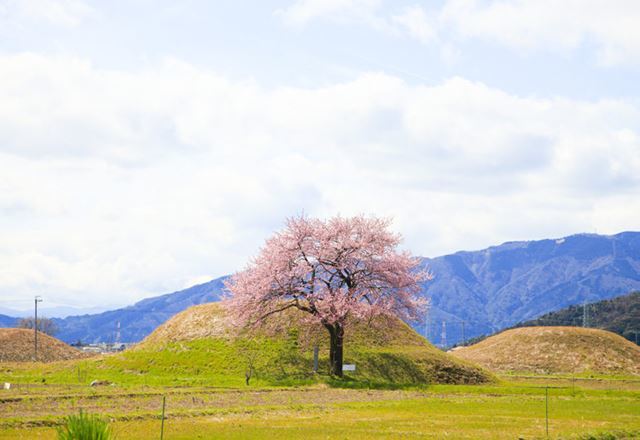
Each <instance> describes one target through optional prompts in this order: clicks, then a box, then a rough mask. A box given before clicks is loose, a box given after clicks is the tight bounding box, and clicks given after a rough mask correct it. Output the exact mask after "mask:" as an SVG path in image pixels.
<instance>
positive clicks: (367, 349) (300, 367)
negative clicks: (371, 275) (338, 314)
mask: <svg viewBox="0 0 640 440" xmlns="http://www.w3.org/2000/svg"><path fill="white" fill-rule="evenodd" d="M305 317H306V315H305V314H303V313H301V312H298V311H295V310H289V313H286V314H284V315H280V316H278V317H275V316H274V318H273V319H272V321H271V322H270V324H271V325H270V326H269V329H268V330H266V329H262V330H258V331H252V332H250V333H249V332H242V333H238V331H237V329H234V328H232V327H230V325H229V324H228V322H227V320H226V319H225V316H224V309H223V307H222V305H221V304H219V303H210V304H202V305H199V306H195V307H191V308H190V309H188V310H186V311H184V312H182V313H179V314H178V315H176V316H174V317H173V318H171V319H170V320H169V321H167V322H166V323H165V324H163V325H162V326H160V327H159V328H158V329H156V331H154V332H153V333H152V334H151V335H149V336H148V337H147V338H146V339H145V340H144V341H143V342H142V343H140V344H139V345H138V346H137V347H135V348H134V349H133V350H131V351H129V352H125V353H123V354H122V355H121V362H123V363H125V364H127V365H128V366H129V368H134V365H138V366H141V365H143V364H144V363H145V360H146V359H148V360H153V362H152V363H151V366H150V367H149V368H156V369H171V370H173V371H176V372H178V371H179V372H180V374H182V375H188V376H193V375H194V374H195V375H196V376H197V375H204V376H207V375H213V376H214V377H219V378H225V381H232V382H236V381H238V380H240V381H241V380H243V379H244V374H245V371H247V369H249V368H251V367H252V368H253V371H254V373H255V378H256V379H257V380H258V381H264V382H268V383H281V382H286V381H291V380H302V381H304V380H318V379H319V378H322V376H323V375H325V374H326V373H327V372H328V370H329V361H328V357H329V347H328V339H329V338H328V334H327V333H326V330H325V329H324V328H322V327H320V326H313V325H310V324H308V323H307V322H305ZM315 345H317V346H318V347H319V350H320V356H319V375H314V374H313V373H312V369H313V347H314V346H315ZM345 363H354V364H356V368H357V370H356V372H354V373H350V376H349V377H348V379H351V380H352V381H353V384H354V385H357V384H372V383H375V384H389V385H391V384H403V385H405V384H425V383H484V382H488V381H491V380H492V377H491V375H490V374H488V373H487V372H485V371H483V370H482V369H481V368H478V367H476V366H474V365H472V364H470V363H466V362H464V361H460V360H458V359H456V358H454V357H452V356H450V355H448V354H446V353H443V352H441V351H440V350H438V349H436V348H435V347H433V346H432V345H431V344H429V343H428V342H427V341H426V340H425V339H424V338H422V337H421V336H420V335H418V334H417V333H416V332H415V331H413V330H412V329H411V328H410V327H409V326H408V325H407V324H405V323H404V322H402V321H401V320H399V319H395V318H386V317H384V318H383V317H380V318H377V319H375V320H373V321H372V322H367V323H365V322H351V323H349V324H348V325H347V329H346V335H345Z"/></svg>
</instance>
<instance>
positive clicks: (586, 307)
mask: <svg viewBox="0 0 640 440" xmlns="http://www.w3.org/2000/svg"><path fill="white" fill-rule="evenodd" d="M582 326H583V327H589V304H587V303H586V302H585V303H584V304H583V305H582Z"/></svg>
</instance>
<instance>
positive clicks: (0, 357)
mask: <svg viewBox="0 0 640 440" xmlns="http://www.w3.org/2000/svg"><path fill="white" fill-rule="evenodd" d="M33 356H34V334H33V330H28V329H24V328H0V362H31V361H33ZM86 357H87V355H86V354H85V353H83V352H81V351H80V350H77V349H75V348H73V347H71V346H69V345H67V344H65V343H64V342H62V341H61V340H59V339H56V338H53V337H51V336H49V335H46V334H44V333H42V332H38V360H39V361H40V362H53V361H63V360H69V359H81V358H86Z"/></svg>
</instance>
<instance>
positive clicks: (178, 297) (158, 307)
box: [54, 277, 225, 343]
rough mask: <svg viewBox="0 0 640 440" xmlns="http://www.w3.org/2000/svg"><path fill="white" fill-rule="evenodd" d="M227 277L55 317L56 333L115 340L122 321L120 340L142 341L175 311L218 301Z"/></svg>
mask: <svg viewBox="0 0 640 440" xmlns="http://www.w3.org/2000/svg"><path fill="white" fill-rule="evenodd" d="M224 279H225V277H222V278H217V279H215V280H212V281H209V282H208V283H204V284H198V285H196V286H193V287H189V288H188V289H184V290H180V291H178V292H173V293H167V294H165V295H161V296H157V297H154V298H147V299H143V300H142V301H138V302H137V303H135V304H134V305H132V306H129V307H124V308H122V309H117V310H111V311H108V312H103V313H98V314H95V315H82V316H69V317H67V318H64V319H54V322H55V323H56V325H57V326H58V328H59V332H58V333H57V334H56V336H57V337H59V338H60V339H62V340H63V341H65V342H67V343H74V342H76V341H82V342H84V343H94V342H116V341H115V339H116V331H117V328H116V326H117V323H118V322H119V323H120V340H119V341H118V342H137V341H140V340H142V339H143V338H144V337H146V336H147V335H148V334H149V333H151V332H152V331H153V330H154V329H155V328H156V327H157V326H159V325H160V324H162V323H163V322H165V321H166V320H167V319H169V318H171V317H172V316H173V315H175V314H176V313H178V312H181V311H183V310H185V309H187V308H189V307H191V306H193V305H197V304H202V303H207V302H212V301H218V300H219V299H220V297H221V295H222V289H223V287H224V285H223V281H224Z"/></svg>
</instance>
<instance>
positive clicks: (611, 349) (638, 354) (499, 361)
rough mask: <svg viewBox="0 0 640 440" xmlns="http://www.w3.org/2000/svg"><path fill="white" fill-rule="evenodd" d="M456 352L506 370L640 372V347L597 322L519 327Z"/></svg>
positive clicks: (489, 365) (497, 368)
mask: <svg viewBox="0 0 640 440" xmlns="http://www.w3.org/2000/svg"><path fill="white" fill-rule="evenodd" d="M452 354H453V355H454V356H457V357H459V358H461V359H465V360H468V361H471V362H475V363H477V364H480V365H482V366H484V367H486V368H488V369H490V370H492V371H497V372H502V373H507V372H530V373H537V374H557V373H562V374H588V373H597V374H609V375H616V374H618V375H640V347H638V346H637V345H635V344H634V343H632V342H630V341H628V340H626V339H624V338H623V337H621V336H618V335H616V334H614V333H611V332H608V331H604V330H598V329H591V328H581V327H522V328H516V329H512V330H507V331H505V332H502V333H500V334H498V335H495V336H492V337H490V338H487V339H485V340H483V341H481V342H479V343H477V344H475V345H472V346H470V347H464V348H460V349H458V350H455V351H454V352H452Z"/></svg>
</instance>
